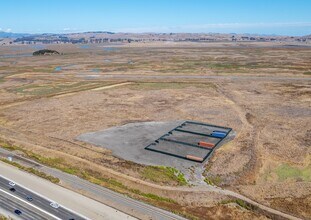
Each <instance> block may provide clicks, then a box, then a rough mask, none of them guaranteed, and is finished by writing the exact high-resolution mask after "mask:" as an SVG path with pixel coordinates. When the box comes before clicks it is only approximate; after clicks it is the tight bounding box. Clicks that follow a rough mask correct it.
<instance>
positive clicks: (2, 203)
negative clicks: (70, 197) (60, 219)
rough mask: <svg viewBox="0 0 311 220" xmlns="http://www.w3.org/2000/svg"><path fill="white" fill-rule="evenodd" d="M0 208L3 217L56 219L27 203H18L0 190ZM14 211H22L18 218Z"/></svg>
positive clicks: (17, 200)
mask: <svg viewBox="0 0 311 220" xmlns="http://www.w3.org/2000/svg"><path fill="white" fill-rule="evenodd" d="M0 207H1V209H4V210H5V211H6V213H5V214H4V215H5V216H7V215H9V216H10V217H13V216H14V219H57V218H53V217H52V216H48V215H46V214H45V213H44V212H41V211H40V210H38V209H36V208H34V207H33V206H30V205H29V204H28V203H27V202H24V201H20V200H19V199H17V198H15V197H14V196H12V195H11V194H9V193H6V192H4V191H2V190H0ZM16 209H18V210H23V211H22V214H21V215H20V216H17V215H16V214H14V210H16Z"/></svg>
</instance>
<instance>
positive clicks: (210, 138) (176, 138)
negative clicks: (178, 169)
mask: <svg viewBox="0 0 311 220" xmlns="http://www.w3.org/2000/svg"><path fill="white" fill-rule="evenodd" d="M231 130H232V129H231V128H227V127H221V126H217V125H211V124H206V123H201V122H195V121H185V122H182V123H181V124H180V125H178V126H177V127H175V128H174V129H172V130H170V131H168V132H167V133H165V134H163V135H162V136H161V137H160V138H158V139H156V140H155V141H154V142H152V143H150V144H149V145H147V146H146V147H145V149H146V150H149V151H153V152H156V153H161V154H165V155H169V156H173V157H177V158H182V159H186V160H190V161H195V162H200V163H202V162H203V161H205V160H206V159H207V158H208V157H209V156H210V155H211V154H212V153H213V151H214V150H215V149H217V147H218V146H219V144H220V142H221V141H222V140H223V139H225V138H226V137H227V136H228V134H229V133H230V132H231Z"/></svg>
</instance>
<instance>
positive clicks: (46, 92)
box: [8, 82, 112, 96]
mask: <svg viewBox="0 0 311 220" xmlns="http://www.w3.org/2000/svg"><path fill="white" fill-rule="evenodd" d="M111 84H112V83H109V82H73V83H72V82H71V83H47V84H31V85H23V86H20V87H17V88H13V89H9V90H8V91H10V92H14V93H19V94H24V95H31V96H51V95H55V94H63V93H68V92H78V91H83V90H88V89H93V88H97V87H102V86H106V85H111Z"/></svg>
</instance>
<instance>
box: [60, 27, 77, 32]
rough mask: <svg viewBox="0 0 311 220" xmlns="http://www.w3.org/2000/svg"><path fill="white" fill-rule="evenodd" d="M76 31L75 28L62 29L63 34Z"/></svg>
mask: <svg viewBox="0 0 311 220" xmlns="http://www.w3.org/2000/svg"><path fill="white" fill-rule="evenodd" d="M77 30H78V29H77V28H69V27H65V28H63V30H62V31H63V32H73V31H77Z"/></svg>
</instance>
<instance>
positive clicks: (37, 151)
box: [0, 44, 311, 219]
mask: <svg viewBox="0 0 311 220" xmlns="http://www.w3.org/2000/svg"><path fill="white" fill-rule="evenodd" d="M246 46H247V45H242V46H241V47H222V46H221V45H216V46H215V45H213V46H211V45H205V44H204V45H202V44H200V45H197V44H191V45H186V46H185V45H179V46H178V45H174V46H173V47H171V48H168V47H164V46H163V47H156V48H152V47H136V48H135V47H133V48H124V47H123V46H120V47H118V48H117V49H116V50H114V51H113V52H112V51H110V52H108V51H103V50H102V48H100V47H95V46H94V47H93V48H92V47H91V48H89V49H80V48H77V47H74V46H70V45H67V46H65V45H64V46H63V47H61V46H57V47H58V48H54V49H59V50H60V49H62V52H64V53H65V55H63V56H60V57H55V58H54V57H53V59H51V57H49V58H46V57H19V58H16V57H15V58H14V57H13V58H12V57H10V58H1V60H0V64H1V68H0V74H1V83H0V93H1V95H0V103H1V109H0V136H1V139H2V140H3V142H11V143H14V144H15V145H16V146H18V147H19V148H18V149H16V152H17V153H20V154H24V155H25V156H28V157H31V158H36V159H37V160H39V161H40V162H43V163H45V164H47V165H49V166H53V167H57V168H59V169H62V170H65V171H66V172H69V173H72V174H74V175H78V176H80V177H83V178H87V179H88V180H89V181H96V182H97V183H98V184H101V185H103V186H106V187H110V188H112V189H114V190H116V191H119V192H123V193H126V194H128V195H130V196H132V197H135V198H137V199H141V200H143V201H146V202H150V203H152V204H154V205H158V206H160V207H164V208H167V209H170V210H179V211H180V210H182V211H181V213H182V214H186V215H190V216H193V217H197V218H206V217H210V218H217V217H219V218H224V217H231V218H237V219H238V218H248V219H252V218H265V215H263V214H262V213H258V212H256V211H254V210H252V209H249V210H248V209H245V208H241V204H240V205H236V204H238V203H237V202H236V201H235V200H234V199H233V198H232V197H231V196H228V195H223V194H219V193H217V192H210V191H208V190H207V189H211V187H212V186H211V185H217V186H218V187H222V188H225V189H228V190H231V191H234V192H236V193H239V194H242V195H244V196H246V197H248V198H251V199H252V200H254V201H257V202H259V203H261V204H263V205H266V206H269V207H272V208H274V209H277V210H279V211H282V212H285V213H288V214H290V215H293V216H297V217H300V218H306V219H307V218H310V216H311V214H310V210H311V208H310V204H311V203H310V199H311V195H310V192H311V190H310V188H311V183H310V181H311V179H310V178H311V177H310V176H311V175H310V158H311V157H310V143H311V139H310V134H311V133H310V132H311V130H310V129H308V128H310V127H311V120H310V106H311V94H310V93H311V83H310V77H309V75H308V72H309V71H310V60H311V59H310V58H311V52H310V49H308V48H295V47H291V48H280V47H278V48H274V47H263V46H257V47H255V48H247V47H246ZM50 47H51V48H53V47H54V46H50ZM55 47H56V46H55ZM25 50H31V49H29V48H26V47H25ZM12 51H13V50H12ZM12 51H10V48H9V47H6V48H5V50H1V53H13V52H12ZM289 54H290V55H289ZM129 59H131V60H132V61H133V62H131V63H130V64H129V63H128V60H129ZM105 60H109V61H110V62H106V61H105ZM254 60H256V63H254ZM69 64H72V65H71V66H68V65H69ZM57 66H62V67H63V68H62V70H61V71H56V70H54V68H55V67H57ZM105 75H112V76H113V75H116V76H118V77H117V78H105V77H104V76H105ZM139 75H141V76H146V77H145V78H144V77H141V78H139V77H136V76H139ZM174 75H176V76H177V77H174ZM191 75H193V76H194V77H193V78H191V77H189V76H191ZM120 76H121V77H120ZM150 76H153V77H151V78H150ZM156 76H161V78H157V77H156ZM166 76H167V77H166ZM198 76H204V77H203V78H198ZM228 76H230V77H228ZM128 82H131V83H130V84H121V86H117V87H109V88H108V89H97V88H103V87H106V86H111V85H116V84H120V83H128ZM67 93H68V94H70V95H65V94H67ZM181 119H186V120H194V121H202V122H207V123H210V124H216V125H221V126H225V127H230V128H232V129H233V130H234V132H235V133H236V137H235V138H234V140H232V141H231V142H228V143H227V144H225V145H223V146H221V147H220V148H219V149H217V150H216V151H215V154H214V155H213V156H212V157H211V158H210V159H209V161H208V163H207V164H204V167H202V168H201V171H202V172H201V174H202V175H198V173H196V172H193V171H191V170H194V169H193V167H190V168H189V169H188V174H187V175H186V176H185V178H186V179H187V181H188V183H186V184H185V183H184V181H183V177H182V175H181V176H179V177H178V176H175V175H171V174H172V172H171V171H172V170H170V169H166V168H162V167H161V168H159V167H154V166H148V165H142V164H139V163H134V162H131V161H126V160H124V159H122V158H119V157H116V156H114V155H113V154H112V152H111V150H109V148H108V147H107V148H105V147H104V148H100V147H97V146H95V145H91V144H87V143H84V142H81V141H77V140H76V137H77V136H79V135H81V134H84V133H89V132H96V131H99V130H105V129H109V128H112V127H115V126H122V125H126V124H129V123H137V122H151V121H155V122H161V121H178V120H181ZM298 131H299V132H298ZM30 152H31V153H30ZM47 155H48V156H47ZM163 165H165V164H163ZM173 172H175V171H174V170H173ZM120 183H122V184H120ZM150 184H151V185H150ZM187 184H188V185H187ZM136 190H140V192H138V191H136ZM172 190H173V191H172ZM189 190H190V191H189ZM191 191H192V192H194V191H195V192H196V193H190V192H191ZM203 192H204V193H203ZM144 193H145V194H144ZM146 193H152V194H155V195H158V196H160V197H161V198H162V199H159V198H158V197H152V198H150V196H149V197H148V196H147V195H146ZM207 207H213V209H207ZM222 211H225V212H222ZM216 213H217V214H216ZM220 213H226V214H220Z"/></svg>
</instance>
